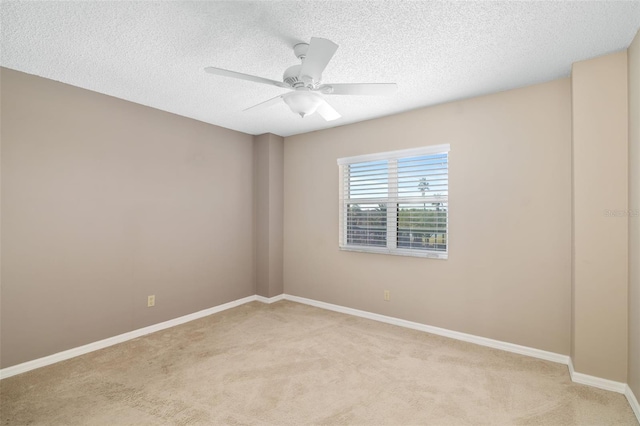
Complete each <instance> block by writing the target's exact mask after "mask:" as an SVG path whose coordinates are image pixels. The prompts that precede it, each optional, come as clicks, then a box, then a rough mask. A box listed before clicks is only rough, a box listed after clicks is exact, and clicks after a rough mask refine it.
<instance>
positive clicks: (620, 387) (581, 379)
mask: <svg viewBox="0 0 640 426" xmlns="http://www.w3.org/2000/svg"><path fill="white" fill-rule="evenodd" d="M568 366H569V375H570V376H571V380H572V381H573V382H575V383H580V384H581V385H588V386H593V387H594V388H599V389H604V390H608V391H613V392H618V393H625V391H626V388H627V384H626V383H622V382H616V381H614V380H609V379H602V378H600V377H596V376H590V375H588V374H583V373H577V372H576V371H575V370H574V369H573V361H571V358H569V364H568Z"/></svg>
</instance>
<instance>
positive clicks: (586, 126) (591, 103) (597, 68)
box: [571, 51, 628, 382]
mask: <svg viewBox="0 0 640 426" xmlns="http://www.w3.org/2000/svg"><path fill="white" fill-rule="evenodd" d="M572 97H573V104H572V111H573V120H572V123H573V148H572V149H573V230H574V232H573V318H572V321H573V336H572V338H573V344H572V349H573V352H572V354H571V356H572V360H573V364H574V368H575V370H576V371H577V372H579V373H584V374H589V375H592V376H596V377H602V378H605V379H610V380H615V381H619V382H626V381H627V338H628V334H627V325H628V323H627V297H628V294H627V277H628V263H627V259H628V257H627V253H628V250H627V245H628V243H627V241H628V220H627V215H626V214H625V212H626V210H627V206H628V202H627V200H628V192H627V187H628V175H627V169H628V137H627V135H628V127H627V122H628V108H627V53H626V51H624V52H619V53H616V54H612V55H607V56H603V57H600V58H595V59H590V60H587V61H582V62H577V63H575V64H574V65H573V71H572ZM607 211H609V212H612V213H609V214H607Z"/></svg>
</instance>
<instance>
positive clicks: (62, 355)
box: [0, 295, 258, 380]
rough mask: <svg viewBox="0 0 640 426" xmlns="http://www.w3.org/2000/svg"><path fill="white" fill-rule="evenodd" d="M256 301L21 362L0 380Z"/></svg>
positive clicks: (251, 299)
mask: <svg viewBox="0 0 640 426" xmlns="http://www.w3.org/2000/svg"><path fill="white" fill-rule="evenodd" d="M256 300H258V299H257V296H256V295H253V296H248V297H245V298H242V299H238V300H233V301H231V302H229V303H225V304H222V305H218V306H214V307H213V308H209V309H205V310H202V311H198V312H194V313H192V314H188V315H184V316H181V317H178V318H174V319H172V320H169V321H164V322H161V323H158V324H153V325H150V326H148V327H144V328H139V329H137V330H133V331H129V332H127V333H124V334H119V335H117V336H113V337H109V338H107V339H103V340H98V341H97V342H93V343H89V344H87V345H83V346H78V347H77V348H73V349H69V350H66V351H62V352H58V353H56V354H53V355H49V356H45V357H43V358H38V359H34V360H33V361H27V362H23V363H22V364H18V365H13V366H11V367H7V368H3V369H1V370H0V380H1V379H6V378H7V377H11V376H15V375H16V374H20V373H26V372H27V371H31V370H35V369H36V368H40V367H44V366H47V365H51V364H55V363H56V362H60V361H65V360H67V359H70V358H75V357H77V356H79V355H84V354H86V353H89V352H93V351H97V350H98V349H103V348H106V347H109V346H113V345H116V344H118V343H122V342H126V341H127V340H131V339H135V338H136V337H140V336H144V335H145V334H149V333H154V332H156V331H160V330H164V329H166V328H170V327H175V326H176V325H180V324H184V323H185V322H189V321H193V320H196V319H198V318H202V317H206V316H209V315H212V314H215V313H217V312H222V311H225V310H227V309H231V308H235V307H236V306H240V305H243V304H245V303H249V302H254V301H256Z"/></svg>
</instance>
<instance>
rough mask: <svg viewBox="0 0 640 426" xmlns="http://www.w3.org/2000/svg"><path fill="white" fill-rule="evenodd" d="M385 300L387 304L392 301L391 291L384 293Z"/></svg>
mask: <svg viewBox="0 0 640 426" xmlns="http://www.w3.org/2000/svg"><path fill="white" fill-rule="evenodd" d="M384 300H386V301H387V302H388V301H390V300H391V293H390V292H389V290H385V291H384Z"/></svg>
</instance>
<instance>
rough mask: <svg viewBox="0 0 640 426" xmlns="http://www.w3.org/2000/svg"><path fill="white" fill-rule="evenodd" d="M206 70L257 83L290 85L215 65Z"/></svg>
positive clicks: (280, 85) (279, 85)
mask: <svg viewBox="0 0 640 426" xmlns="http://www.w3.org/2000/svg"><path fill="white" fill-rule="evenodd" d="M204 70H205V71H206V72H208V73H209V74H215V75H221V76H223V77H232V78H239V79H240V80H248V81H253V82H256V83H262V84H269V85H271V86H278V87H285V88H288V86H287V85H286V84H284V83H283V82H281V81H275V80H269V79H268V78H262V77H257V76H255V75H249V74H243V73H241V72H235V71H229V70H223V69H222V68H215V67H206V68H205V69H204Z"/></svg>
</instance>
